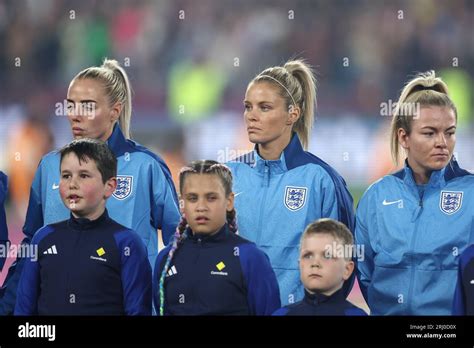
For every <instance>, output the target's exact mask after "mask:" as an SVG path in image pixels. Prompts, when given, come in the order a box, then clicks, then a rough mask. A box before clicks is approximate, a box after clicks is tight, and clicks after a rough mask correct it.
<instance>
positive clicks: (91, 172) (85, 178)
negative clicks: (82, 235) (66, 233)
mask: <svg viewBox="0 0 474 348" xmlns="http://www.w3.org/2000/svg"><path fill="white" fill-rule="evenodd" d="M115 187H116V179H115V178H111V179H109V180H107V182H106V183H105V184H104V183H103V182H102V175H101V174H100V172H99V170H98V169H97V165H96V163H95V161H93V160H91V159H87V161H85V160H84V161H81V162H79V158H78V157H77V156H76V154H74V153H69V154H67V155H66V156H64V158H63V160H62V162H61V179H60V181H59V193H60V195H61V199H62V201H63V203H64V205H65V206H66V207H67V208H68V209H70V210H71V212H72V214H73V215H74V216H75V217H77V218H78V217H80V218H87V219H89V220H95V219H97V218H98V217H99V216H100V215H102V213H103V212H104V209H105V201H106V199H107V198H109V197H110V196H111V195H112V193H113V192H114V190H115Z"/></svg>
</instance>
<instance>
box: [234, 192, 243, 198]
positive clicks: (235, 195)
mask: <svg viewBox="0 0 474 348" xmlns="http://www.w3.org/2000/svg"><path fill="white" fill-rule="evenodd" d="M241 193H243V192H238V193H236V194H234V197H237V196H238V195H240V194H241Z"/></svg>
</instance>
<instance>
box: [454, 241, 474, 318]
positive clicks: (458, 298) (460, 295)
mask: <svg viewBox="0 0 474 348" xmlns="http://www.w3.org/2000/svg"><path fill="white" fill-rule="evenodd" d="M471 260H474V245H471V246H470V247H468V248H467V249H466V250H465V251H464V252H463V253H462V254H461V256H460V258H459V268H458V280H457V282H456V290H455V291H454V300H453V311H452V313H453V315H466V300H465V297H466V294H465V292H464V286H463V279H464V277H463V273H464V270H465V267H466V265H467V264H468V263H469V261H471Z"/></svg>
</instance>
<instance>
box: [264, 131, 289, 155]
mask: <svg viewBox="0 0 474 348" xmlns="http://www.w3.org/2000/svg"><path fill="white" fill-rule="evenodd" d="M290 140H291V133H289V134H288V135H284V136H281V137H279V138H277V139H275V140H273V141H270V142H268V143H262V144H258V154H259V155H260V157H262V158H263V159H264V160H267V161H274V160H277V159H279V158H280V156H281V153H282V152H283V150H284V149H285V148H286V147H287V146H288V144H289V143H290Z"/></svg>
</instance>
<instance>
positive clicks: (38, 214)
mask: <svg viewBox="0 0 474 348" xmlns="http://www.w3.org/2000/svg"><path fill="white" fill-rule="evenodd" d="M42 171H43V161H41V162H40V164H39V166H38V168H37V169H36V173H35V177H34V179H33V183H32V184H31V189H30V200H29V202H28V210H27V212H26V218H25V224H24V225H23V233H24V234H25V235H26V236H27V237H29V238H30V239H31V238H32V237H33V235H34V234H35V232H36V231H38V230H39V229H40V228H41V227H43V224H44V220H43V206H42V205H43V204H42V202H41V175H42Z"/></svg>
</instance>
